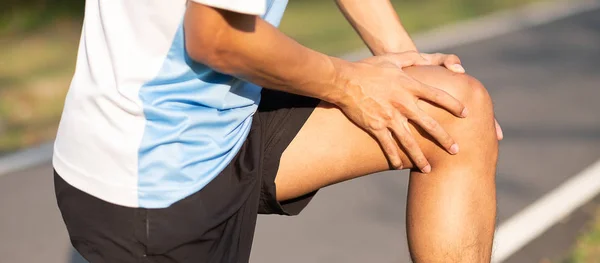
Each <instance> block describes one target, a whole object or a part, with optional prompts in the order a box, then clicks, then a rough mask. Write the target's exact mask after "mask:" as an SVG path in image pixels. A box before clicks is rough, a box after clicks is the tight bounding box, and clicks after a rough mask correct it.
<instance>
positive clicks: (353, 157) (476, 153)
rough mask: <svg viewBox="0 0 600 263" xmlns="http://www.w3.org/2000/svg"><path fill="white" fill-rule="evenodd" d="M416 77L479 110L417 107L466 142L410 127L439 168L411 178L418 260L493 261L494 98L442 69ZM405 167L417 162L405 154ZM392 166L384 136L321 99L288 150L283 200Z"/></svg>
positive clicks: (416, 72)
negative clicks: (455, 147) (450, 144)
mask: <svg viewBox="0 0 600 263" xmlns="http://www.w3.org/2000/svg"><path fill="white" fill-rule="evenodd" d="M405 72H407V73H408V74H409V75H411V76H412V77H414V78H416V79H417V80H419V81H421V82H423V83H426V84H428V85H431V86H435V87H437V88H440V89H443V90H445V91H446V92H448V93H450V94H451V95H453V96H454V97H456V98H458V99H459V100H461V101H462V102H463V103H464V104H465V106H466V107H467V108H470V109H474V110H472V111H471V112H470V113H469V117H468V118H464V119H461V118H456V117H455V116H453V115H452V114H450V113H448V112H447V111H446V110H443V109H440V108H439V107H437V106H434V105H432V104H430V103H428V102H425V101H418V103H417V104H418V106H419V107H420V108H421V109H422V110H423V111H425V112H426V113H427V114H428V115H429V116H431V117H433V118H434V119H436V120H437V121H438V122H439V123H440V125H441V126H442V127H443V128H444V129H445V130H446V131H447V132H448V133H449V134H450V135H451V136H452V138H454V140H456V142H457V143H458V144H459V145H460V147H461V149H460V153H459V154H457V155H451V154H449V153H448V152H447V151H445V150H444V149H443V148H441V147H440V146H438V145H437V144H436V143H434V142H433V141H432V140H431V137H429V136H423V135H424V134H425V133H424V132H423V130H421V129H420V128H417V127H416V126H415V125H414V124H412V123H411V124H410V130H411V132H412V134H413V135H414V136H415V138H416V140H417V142H418V144H419V146H420V147H421V149H422V151H423V153H424V154H425V156H426V158H427V160H429V162H430V164H431V165H432V167H433V169H432V172H431V173H429V174H423V173H421V172H419V171H418V169H416V170H415V169H413V170H412V171H411V175H410V186H409V192H408V207H407V210H408V211H407V213H406V214H407V229H408V241H409V247H410V252H411V255H412V257H413V260H414V262H489V260H490V257H491V247H492V237H493V233H494V223H495V217H496V210H495V209H496V195H495V183H494V175H495V170H496V160H497V154H498V141H497V138H496V129H495V126H494V116H493V111H492V103H491V99H490V98H489V95H488V94H487V91H486V90H485V88H484V87H483V86H482V85H481V84H480V83H479V82H478V81H477V80H475V79H474V78H472V77H470V76H468V75H464V74H456V73H452V72H450V71H448V70H447V69H444V68H441V67H432V66H429V67H411V68H406V69H405ZM401 158H402V162H403V164H404V168H407V169H412V168H413V167H414V165H413V162H412V160H411V159H410V158H409V157H408V156H407V154H406V153H405V152H404V151H402V152H401ZM388 169H390V166H389V164H388V161H387V159H386V155H385V153H384V152H383V151H382V150H381V147H380V145H379V144H378V142H377V140H375V139H374V138H373V137H372V136H370V135H369V134H368V133H367V132H365V131H364V130H363V129H361V128H359V127H357V126H356V125H355V124H354V123H352V122H351V121H350V120H349V119H348V118H347V117H346V116H345V115H344V113H343V112H342V111H341V110H340V109H339V108H337V107H335V106H333V105H331V104H328V103H325V102H323V103H321V104H320V105H319V106H318V107H317V108H316V109H315V111H314V112H313V114H312V115H311V116H310V118H309V119H308V121H307V122H306V124H305V125H304V126H303V128H302V129H301V130H300V132H299V133H298V135H297V136H296V138H295V139H294V140H293V141H292V143H291V144H290V145H289V146H288V148H287V149H286V150H285V152H284V154H283V157H282V159H281V164H280V168H279V171H278V174H277V178H276V185H277V198H278V199H279V200H287V199H291V198H295V197H298V196H301V195H304V194H306V193H309V192H311V191H314V190H316V189H319V188H321V187H324V186H327V185H331V184H335V183H338V182H341V181H345V180H349V179H353V178H356V177H360V176H363V175H367V174H370V173H374V172H378V171H384V170H388Z"/></svg>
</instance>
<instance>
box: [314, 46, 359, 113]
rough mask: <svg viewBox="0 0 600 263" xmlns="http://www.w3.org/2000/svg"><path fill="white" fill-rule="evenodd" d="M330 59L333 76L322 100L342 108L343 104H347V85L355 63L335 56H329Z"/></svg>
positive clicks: (348, 98) (348, 96) (348, 97)
mask: <svg viewBox="0 0 600 263" xmlns="http://www.w3.org/2000/svg"><path fill="white" fill-rule="evenodd" d="M330 61H331V64H332V66H333V77H332V79H331V82H330V85H328V87H327V92H326V93H325V95H324V96H323V98H322V100H324V101H327V102H329V103H331V104H334V105H336V106H338V107H340V108H343V106H344V105H347V104H349V100H350V95H349V94H348V90H347V86H348V84H349V83H350V81H351V78H350V76H352V72H354V71H355V69H354V68H355V65H354V63H352V62H349V61H346V60H343V59H339V58H335V57H330Z"/></svg>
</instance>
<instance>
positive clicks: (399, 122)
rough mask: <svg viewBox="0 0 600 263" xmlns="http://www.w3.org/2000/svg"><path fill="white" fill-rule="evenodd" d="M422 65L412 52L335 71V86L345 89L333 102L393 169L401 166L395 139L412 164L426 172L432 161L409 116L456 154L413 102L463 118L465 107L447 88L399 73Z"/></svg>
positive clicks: (454, 146) (455, 147) (451, 142)
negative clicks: (368, 136)
mask: <svg viewBox="0 0 600 263" xmlns="http://www.w3.org/2000/svg"><path fill="white" fill-rule="evenodd" d="M422 63H426V61H425V59H424V58H423V57H421V56H420V55H419V54H418V53H416V52H404V53H397V54H388V55H383V56H375V57H370V58H368V59H365V60H362V61H359V62H357V63H352V64H350V66H349V67H346V68H342V70H343V72H338V79H337V81H338V82H337V84H338V85H337V86H342V87H343V88H344V97H343V98H341V99H339V100H338V101H337V102H336V104H337V106H339V107H340V108H341V109H342V110H343V111H344V113H345V114H346V116H348V118H350V119H351V120H352V121H354V123H356V124H357V125H358V126H360V127H361V128H363V129H365V130H366V131H367V132H369V133H371V134H372V135H373V136H374V137H375V138H376V139H377V140H378V141H379V143H380V145H381V147H382V149H383V151H384V152H385V153H386V155H387V157H388V160H389V161H390V163H391V165H392V166H393V167H395V168H402V159H401V158H400V147H399V145H398V144H397V143H396V140H397V141H398V142H399V143H400V144H401V145H402V146H403V147H404V148H405V149H406V152H407V154H408V156H409V157H410V158H411V159H412V161H413V162H414V164H415V166H416V167H418V168H419V169H420V170H421V171H422V172H424V173H429V172H430V171H431V165H430V164H429V162H428V161H427V159H426V158H425V156H424V154H423V152H422V151H421V148H420V147H419V145H418V144H417V141H416V140H415V138H414V137H413V135H412V134H411V131H410V128H409V126H408V120H411V121H412V122H414V123H415V124H416V125H418V126H420V127H422V128H423V129H424V130H425V131H426V132H427V133H429V134H430V135H431V136H432V137H433V138H434V139H435V140H436V141H437V142H439V143H440V145H442V147H444V148H445V149H446V150H447V151H448V152H449V153H450V154H456V153H458V150H459V148H458V145H457V144H456V143H455V142H454V140H453V139H452V138H451V137H450V135H449V134H448V133H447V132H446V131H445V130H444V129H443V128H442V127H441V125H440V124H439V123H438V122H437V121H436V120H434V119H433V118H432V117H430V116H429V115H427V114H426V113H425V112H424V111H422V110H421V109H420V108H419V107H418V106H417V101H418V100H427V101H430V102H433V103H435V104H437V105H440V106H441V107H442V108H444V109H446V110H448V111H449V112H450V113H452V114H454V115H456V116H458V117H466V113H467V110H466V109H465V106H464V105H463V104H462V103H461V102H460V101H458V100H457V99H455V98H454V97H452V96H451V95H450V94H448V93H447V92H445V91H443V90H440V89H437V88H434V87H431V86H428V85H426V84H424V83H421V82H419V81H417V80H415V79H413V78H412V77H410V76H409V75H407V74H406V73H405V72H404V71H402V68H404V67H409V66H412V65H419V64H422ZM394 137H395V139H396V140H395V139H394Z"/></svg>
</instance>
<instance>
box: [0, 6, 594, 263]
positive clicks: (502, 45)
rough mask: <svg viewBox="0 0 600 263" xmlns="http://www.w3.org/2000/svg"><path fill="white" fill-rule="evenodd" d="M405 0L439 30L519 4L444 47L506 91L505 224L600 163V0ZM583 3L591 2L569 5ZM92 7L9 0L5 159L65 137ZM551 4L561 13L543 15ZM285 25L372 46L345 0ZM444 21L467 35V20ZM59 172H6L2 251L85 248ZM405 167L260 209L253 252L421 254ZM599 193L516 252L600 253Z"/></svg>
mask: <svg viewBox="0 0 600 263" xmlns="http://www.w3.org/2000/svg"><path fill="white" fill-rule="evenodd" d="M534 2H535V3H534ZM392 3H393V4H394V7H395V8H396V10H397V11H398V13H399V15H400V17H401V19H402V21H403V23H404V25H405V27H406V29H407V30H408V31H409V32H410V33H411V34H412V35H417V36H424V34H423V32H430V34H428V35H427V36H432V34H433V35H435V34H434V33H436V32H437V31H431V30H432V29H436V28H439V27H440V26H445V25H449V24H454V23H457V22H461V21H472V20H470V19H474V18H479V17H485V16H488V15H490V14H498V12H502V11H503V10H520V11H518V12H512V13H510V14H511V16H510V17H508V18H507V17H506V16H503V19H498V20H497V21H496V20H494V21H496V22H494V23H489V21H488V24H489V25H491V26H490V31H494V30H496V31H498V30H500V31H502V30H505V31H506V32H505V33H503V34H498V35H497V36H493V37H489V38H485V39H483V38H482V39H481V40H473V41H468V42H466V43H464V44H456V45H452V46H450V47H447V48H446V47H444V48H442V49H441V50H431V51H441V52H448V53H455V54H458V55H459V57H461V59H462V60H463V63H464V65H465V67H466V69H467V72H468V73H470V74H472V75H473V76H475V77H477V78H479V79H480V80H481V81H482V82H483V83H484V84H485V85H486V86H487V88H488V89H489V90H490V93H491V94H492V98H494V100H495V103H496V112H497V116H498V119H499V121H500V122H501V124H502V125H503V127H504V131H505V141H503V142H502V144H501V156H500V164H499V168H498V169H499V172H498V188H499V190H498V194H499V207H498V210H499V222H500V223H502V222H504V221H507V220H509V219H510V218H512V217H513V216H515V215H517V214H518V213H519V212H520V211H523V210H524V209H526V208H527V207H528V206H530V205H531V204H533V203H535V202H536V200H539V199H540V198H542V197H543V196H545V195H547V194H548V193H551V192H552V191H553V190H554V189H556V188H557V187H559V186H560V185H562V184H563V183H564V182H567V181H568V180H569V179H570V178H574V177H575V176H576V175H578V174H580V173H581V171H583V170H584V168H586V167H589V166H591V165H593V164H595V163H596V162H597V160H598V159H599V158H600V117H598V114H599V113H600V106H599V105H598V103H597V100H598V99H600V77H599V74H600V9H598V6H600V5H599V4H598V1H589V0H588V1H578V0H487V1H480V0H392ZM532 3H534V4H537V5H535V6H531V4H532ZM540 3H541V4H540ZM556 3H558V4H556ZM525 6H528V7H530V8H528V9H523V7H525ZM573 6H583V7H582V8H579V9H577V8H575V9H573V10H578V11H577V12H569V11H564V10H565V9H569V8H572V7H573ZM83 8H84V1H83V0H78V1H75V0H3V1H2V2H0V171H2V165H6V163H8V162H14V160H16V159H10V158H13V157H14V156H15V154H20V153H23V151H24V150H28V149H32V148H35V147H39V146H40V145H48V144H49V143H51V142H52V140H53V138H54V136H55V133H56V128H57V125H58V121H59V119H60V114H61V111H62V106H63V100H64V97H65V94H66V92H67V90H68V87H69V83H70V79H71V77H72V74H73V70H74V66H75V56H76V50H77V45H78V41H79V34H80V31H81V22H82V19H83ZM544 10H549V11H547V12H546V11H544ZM561 10H563V11H564V12H563V11H561ZM569 10H571V9H569ZM536 12H537V13H536ZM544 12H546V13H544ZM542 13H543V14H545V16H544V17H550V18H551V19H546V20H544V19H538V20H539V21H538V20H536V16H538V15H539V14H542ZM475 21H479V20H475ZM532 21H533V22H532ZM536 21H537V22H536ZM525 24H526V25H525ZM521 26H522V29H514V30H513V28H515V27H519V28H520V27H521ZM463 28H469V27H463ZM498 28H500V29H498ZM281 29H282V30H283V31H284V32H285V33H287V34H288V35H290V36H292V37H293V38H294V39H296V40H297V41H299V42H300V43H302V44H305V45H306V46H308V47H311V48H314V49H316V50H319V51H322V52H324V53H327V54H330V55H336V56H342V57H347V55H348V54H350V53H352V54H354V56H357V55H356V54H364V45H363V43H362V42H361V40H360V39H359V38H358V37H357V36H356V34H355V33H354V31H353V30H352V28H351V27H350V26H349V25H348V23H347V22H346V21H345V20H344V18H343V16H342V15H341V14H340V13H339V12H338V11H337V10H336V6H335V3H334V1H332V0H329V1H326V0H290V4H289V7H288V10H287V11H286V15H285V16H284V19H283V21H282V24H281ZM486 31H487V30H481V29H479V31H477V32H476V33H472V34H475V35H485V34H486ZM431 32H433V33H431ZM439 34H452V35H454V36H455V37H459V38H460V36H461V34H464V32H463V31H456V32H448V31H447V30H446V31H444V32H441V33H439ZM472 34H471V35H472ZM470 38H473V37H472V36H471V37H470ZM474 38H477V36H476V37H474ZM423 39H425V38H421V40H423ZM434 39H435V38H434ZM437 39H438V41H440V40H439V39H442V38H439V37H438V38H437ZM426 41H427V40H426V39H425V40H423V43H424V42H426ZM430 42H431V41H430ZM418 43H419V42H418ZM429 44H431V43H429ZM433 46H435V45H433ZM361 51H362V52H361ZM428 51H429V50H428ZM23 156H27V155H23ZM2 158H5V159H4V160H5V162H2V161H1V160H2ZM7 158H8V159H7ZM25 158H27V157H25ZM7 160H8V161H7ZM50 172H51V166H50V164H49V161H48V160H45V161H43V162H40V163H39V164H36V165H34V166H30V167H29V166H28V167H26V168H23V169H12V170H10V172H4V173H2V172H0V262H57V263H59V262H60V263H63V262H80V261H81V259H79V258H78V257H77V255H76V254H75V253H74V252H73V251H72V250H71V249H70V246H69V244H68V241H67V239H66V235H65V232H64V226H63V225H62V221H61V219H60V216H59V215H58V214H57V211H56V208H55V207H54V200H53V198H54V197H53V195H52V184H51V180H50V179H49V178H50V177H51V176H50V175H51V173H50ZM406 177H407V176H406V174H402V175H400V176H398V175H397V174H392V173H390V172H388V173H381V174H378V175H374V176H368V177H365V178H361V179H359V180H356V181H353V182H347V183H344V184H341V185H337V186H334V187H331V188H328V189H324V190H323V191H321V193H319V195H317V197H316V198H315V200H314V201H313V204H312V205H311V206H309V208H307V210H306V211H305V214H303V215H301V216H299V217H298V218H296V219H288V218H280V217H261V218H260V220H259V226H258V229H257V236H256V241H255V250H254V252H253V255H252V262H409V258H408V257H407V255H408V254H407V249H406V241H405V240H404V234H405V232H404V231H405V230H404V206H405V199H406V198H405V197H406V186H407V182H406ZM595 178H598V180H600V176H596V177H595ZM597 204H598V198H597V197H594V198H592V199H590V200H586V202H585V204H583V205H578V206H577V207H578V208H577V209H576V210H575V212H573V213H572V214H571V216H569V217H566V218H562V220H561V221H560V223H559V224H557V225H555V226H553V227H552V228H551V229H550V230H548V231H546V232H545V233H544V234H543V235H542V236H538V237H536V238H535V240H534V241H533V242H530V243H528V244H527V245H526V246H525V247H523V248H521V249H520V250H518V252H516V253H513V254H512V255H511V257H509V258H508V259H506V262H573V263H575V262H586V263H587V262H592V263H594V262H600V210H599V209H598V205H597ZM332 207H335V209H332ZM530 223H531V224H536V222H530ZM553 231H554V232H553ZM32 248H35V249H32ZM273 249H275V250H276V251H278V252H277V253H275V255H273V253H272V252H269V251H270V250H271V251H272V250H273ZM291 255H293V256H291ZM290 257H291V259H290Z"/></svg>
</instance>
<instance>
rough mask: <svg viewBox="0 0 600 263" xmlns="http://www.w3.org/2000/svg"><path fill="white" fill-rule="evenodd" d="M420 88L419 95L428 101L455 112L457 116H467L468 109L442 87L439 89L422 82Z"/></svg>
mask: <svg viewBox="0 0 600 263" xmlns="http://www.w3.org/2000/svg"><path fill="white" fill-rule="evenodd" d="M419 83H420V88H418V91H417V94H416V95H417V96H418V97H420V98H422V99H425V100H427V101H430V102H433V103H435V104H437V105H439V106H440V107H442V108H444V109H446V110H447V111H448V112H450V113H452V114H454V115H455V116H456V117H462V118H465V117H467V114H468V112H469V111H468V109H467V108H466V107H465V106H464V105H463V104H462V103H461V102H460V101H459V100H457V99H456V98H454V97H452V95H450V94H449V93H448V92H445V91H443V90H441V89H437V88H434V87H431V86H428V85H425V84H423V83H421V82H419Z"/></svg>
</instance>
